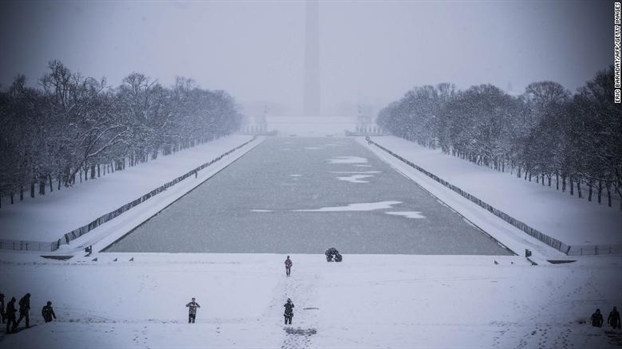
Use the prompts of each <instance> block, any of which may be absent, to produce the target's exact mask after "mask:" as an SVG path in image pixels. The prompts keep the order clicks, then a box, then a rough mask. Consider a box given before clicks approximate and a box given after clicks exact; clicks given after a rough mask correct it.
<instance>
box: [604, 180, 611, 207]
mask: <svg viewBox="0 0 622 349" xmlns="http://www.w3.org/2000/svg"><path fill="white" fill-rule="evenodd" d="M605 187H606V188H607V201H608V206H609V207H611V183H610V182H609V181H607V182H606V183H605Z"/></svg>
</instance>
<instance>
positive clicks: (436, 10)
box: [0, 1, 613, 115]
mask: <svg viewBox="0 0 622 349" xmlns="http://www.w3.org/2000/svg"><path fill="white" fill-rule="evenodd" d="M304 22H305V2H304V1H214V2H208V1H193V2H165V1H132V2H124V1H98V2H89V1H59V2H48V1H25V2H24V1H22V2H18V1H3V2H2V3H1V4H0V52H1V55H2V56H1V58H0V60H1V62H2V63H0V84H1V85H2V88H6V87H8V86H9V85H10V84H11V82H12V80H13V79H14V78H15V76H16V75H17V74H19V73H22V74H25V75H26V77H27V78H28V83H29V84H31V85H36V84H37V80H38V79H39V78H40V77H41V76H42V75H43V74H44V73H45V72H46V71H47V63H48V61H50V60H52V59H58V60H60V61H62V62H63V63H64V64H65V65H66V66H67V67H68V68H70V69H71V70H73V71H78V72H80V73H81V74H82V75H85V76H92V77H95V78H101V77H105V78H106V79H107V81H108V84H109V85H111V86H118V85H119V84H120V83H121V81H122V79H123V78H124V77H125V76H127V75H128V74H130V73H131V72H134V71H136V72H142V73H144V74H146V75H148V76H149V77H151V78H155V79H157V80H158V81H159V82H160V83H162V84H164V85H167V86H168V85H171V84H173V83H174V80H175V77H176V76H184V77H188V78H192V79H194V80H195V81H196V82H197V83H198V84H199V85H200V86H201V87H202V88H207V89H213V90H217V89H218V90H225V91H227V92H229V93H230V94H231V95H232V96H234V97H235V99H236V100H237V101H238V102H239V103H241V104H242V105H243V106H244V110H243V112H246V113H255V112H256V111H257V110H263V109H264V108H267V110H268V112H269V113H271V114H274V115H295V114H300V113H302V104H303V102H302V100H303V98H302V95H303V76H304V47H305V43H304V33H305V28H304V24H305V23H304ZM319 40H320V71H321V72H320V80H321V100H322V106H321V111H322V114H324V115H337V114H351V113H354V112H355V110H356V106H357V105H360V104H368V105H373V106H374V107H375V108H380V107H383V106H385V105H386V104H387V103H389V102H391V101H394V100H397V99H399V98H400V97H401V96H402V95H403V94H404V93H405V92H406V91H408V90H409V89H411V88H412V87H414V86H421V85H425V84H437V83H441V82H451V83H455V84H456V85H457V86H458V87H459V88H461V89H466V88H468V87H469V86H472V85H476V84H482V83H492V84H494V85H496V86H498V87H500V88H502V89H504V90H506V91H509V92H511V93H514V94H516V93H520V92H522V91H523V89H524V88H525V86H527V84H529V83H531V82H535V81H541V80H553V81H556V82H559V83H561V84H562V85H564V86H565V87H566V88H568V89H570V90H571V91H574V90H575V89H576V88H578V87H580V86H581V85H583V84H584V83H585V82H586V81H587V80H589V79H591V78H593V76H594V74H595V73H596V72H597V71H598V70H601V69H605V68H606V67H608V66H609V65H610V64H612V63H613V2H610V1H605V2H596V1H589V2H588V1H585V2H582V1H572V2H563V1H528V2H520V1H499V2H493V1H439V2H432V1H320V3H319Z"/></svg>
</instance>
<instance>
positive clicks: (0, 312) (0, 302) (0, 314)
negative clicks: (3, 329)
mask: <svg viewBox="0 0 622 349" xmlns="http://www.w3.org/2000/svg"><path fill="white" fill-rule="evenodd" d="M0 318H2V323H5V322H6V317H5V316H4V293H0Z"/></svg>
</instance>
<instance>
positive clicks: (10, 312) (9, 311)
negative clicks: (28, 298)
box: [5, 297, 17, 334]
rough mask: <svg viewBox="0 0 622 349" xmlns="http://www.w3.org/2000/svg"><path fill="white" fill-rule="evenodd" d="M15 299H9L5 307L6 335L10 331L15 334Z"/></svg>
mask: <svg viewBox="0 0 622 349" xmlns="http://www.w3.org/2000/svg"><path fill="white" fill-rule="evenodd" d="M15 301H17V299H15V297H11V300H10V301H9V303H8V304H7V305H6V332H5V333H7V334H9V333H11V329H12V330H13V332H15V328H17V322H16V321H15V313H17V309H16V308H15Z"/></svg>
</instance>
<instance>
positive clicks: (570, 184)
mask: <svg viewBox="0 0 622 349" xmlns="http://www.w3.org/2000/svg"><path fill="white" fill-rule="evenodd" d="M568 186H570V195H574V182H573V181H572V177H569V178H568Z"/></svg>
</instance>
